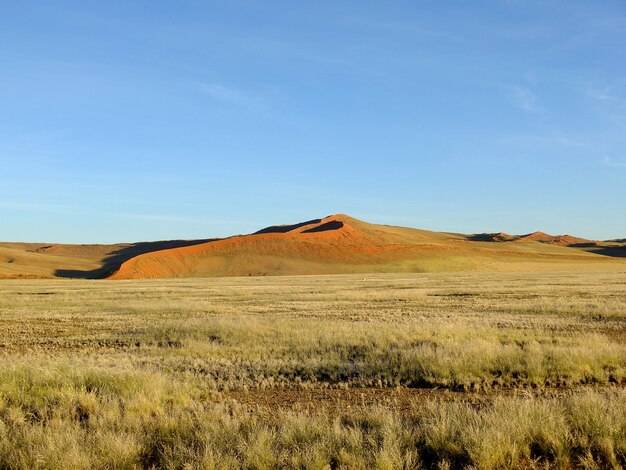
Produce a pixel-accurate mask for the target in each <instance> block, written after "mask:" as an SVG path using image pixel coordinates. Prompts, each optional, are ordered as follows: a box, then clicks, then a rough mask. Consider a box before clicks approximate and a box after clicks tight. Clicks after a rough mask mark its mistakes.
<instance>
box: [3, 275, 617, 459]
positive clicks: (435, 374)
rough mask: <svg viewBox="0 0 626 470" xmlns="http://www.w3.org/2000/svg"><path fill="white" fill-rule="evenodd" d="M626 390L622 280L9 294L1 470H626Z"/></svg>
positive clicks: (327, 281) (271, 283)
mask: <svg viewBox="0 0 626 470" xmlns="http://www.w3.org/2000/svg"><path fill="white" fill-rule="evenodd" d="M622 271H623V270H622ZM625 384H626V273H624V272H620V271H619V270H613V271H612V272H580V273H555V272H552V273H542V274H529V273H526V274H525V273H498V274H488V273H480V274H479V273H476V274H385V275H382V274H376V275H365V276H364V275H359V276H356V275H346V276H305V277H281V278H236V279H235V278H222V279H202V280H198V279H193V280H191V279H184V280H183V279H178V280H163V281H119V282H108V281H100V282H91V281H52V280H50V281H47V280H10V281H3V282H1V283H0V468H145V467H147V468H151V467H153V468H213V467H215V468H233V467H245V468H284V467H286V468H319V469H322V468H374V467H375V468H403V467H404V468H458V467H468V466H474V467H477V468H528V467H535V468H545V467H555V468H569V467H584V468H620V467H621V466H626V389H624V385H625Z"/></svg>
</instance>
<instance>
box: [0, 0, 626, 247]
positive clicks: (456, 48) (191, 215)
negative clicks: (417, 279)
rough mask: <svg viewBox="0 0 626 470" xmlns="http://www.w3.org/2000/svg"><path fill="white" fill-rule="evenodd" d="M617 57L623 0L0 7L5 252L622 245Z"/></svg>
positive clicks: (621, 104)
mask: <svg viewBox="0 0 626 470" xmlns="http://www.w3.org/2000/svg"><path fill="white" fill-rule="evenodd" d="M625 44H626V3H624V1H623V0H615V1H611V0H607V1H598V2H590V1H587V0H585V1H578V0H554V1H551V0H537V1H534V0H528V1H526V0H502V1H497V0H494V1H473V2H467V1H455V0H451V1H447V2H438V1H429V0H426V1H423V2H416V1H414V0H410V1H363V0H358V1H342V0H338V1H319V0H318V1H308V0H305V1H301V2H293V1H273V0H267V1H263V2H258V1H240V0H228V1H206V0H202V1H201V0H179V1H176V2H154V1H148V0H144V1H142V0H137V1H135V0H124V1H117V0H110V1H106V2H102V1H91V0H81V1H63V0H60V1H55V2H44V1H30V0H20V1H18V2H12V1H8V0H6V1H5V0H0V240H3V241H38V242H57V243H112V242H121V241H140V240H160V239H192V238H210V237H219V236H228V235H233V234H238V233H249V232H252V231H256V230H258V229H260V228H262V227H264V226H268V225H274V224H278V223H295V222H299V221H303V220H308V219H312V218H318V217H324V216H326V215H329V214H334V213H347V214H349V215H351V216H353V217H356V218H359V219H363V220H366V221H368V222H373V223H383V224H391V225H402V226H410V227H416V228H422V229H429V230H438V231H451V232H462V233H481V232H497V231H505V232H508V233H515V234H523V233H528V232H532V231H535V230H542V231H545V232H548V233H553V234H564V233H570V234H575V235H578V236H584V237H588V238H594V239H610V238H623V237H626V204H625V202H626V47H625Z"/></svg>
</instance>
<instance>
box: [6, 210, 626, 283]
mask: <svg viewBox="0 0 626 470" xmlns="http://www.w3.org/2000/svg"><path fill="white" fill-rule="evenodd" d="M624 261H626V243H624V242H623V241H620V240H614V241H606V242H599V241H592V240H586V239H582V238H577V237H573V236H571V235H557V236H553V235H549V234H546V233H543V232H533V233H529V234H525V235H509V234H506V233H504V232H498V233H483V234H474V235H463V234H455V233H445V232H432V231H427V230H419V229H414V228H407V227H396V226H389V225H376V224H370V223H367V222H364V221H362V220H358V219H355V218H353V217H350V216H349V215H346V214H335V215H330V216H327V217H324V218H321V219H311V220H307V221H305V222H300V223H295V224H286V225H272V226H269V227H266V228H263V229H261V230H259V231H257V232H255V233H252V234H249V235H236V236H232V237H228V238H221V239H204V240H170V241H159V242H139V243H122V244H116V245H98V244H92V245H66V244H50V243H0V279H6V278H40V277H41V278H53V277H61V278H84V279H102V278H107V279H115V280H121V279H144V278H167V277H214V276H264V275H291V274H340V273H357V272H358V273H361V272H433V271H477V270H519V269H531V268H532V269H537V268H541V269H569V267H570V266H572V264H578V265H583V264H584V265H585V266H586V267H598V266H623V264H619V263H622V262H624ZM616 263H618V264H616Z"/></svg>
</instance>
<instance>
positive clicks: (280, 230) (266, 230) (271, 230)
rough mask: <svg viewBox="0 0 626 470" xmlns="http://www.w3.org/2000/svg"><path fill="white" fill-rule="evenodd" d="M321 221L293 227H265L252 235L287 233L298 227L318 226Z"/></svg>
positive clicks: (310, 221) (307, 222)
mask: <svg viewBox="0 0 626 470" xmlns="http://www.w3.org/2000/svg"><path fill="white" fill-rule="evenodd" d="M321 221H322V219H313V220H307V221H306V222H301V223H299V224H293V225H272V226H271V227H265V228H263V229H261V230H259V231H258V232H254V234H253V235H261V234H262V233H287V232H291V231H292V230H296V229H298V228H300V227H304V226H305V225H311V224H319V223H320V222H321Z"/></svg>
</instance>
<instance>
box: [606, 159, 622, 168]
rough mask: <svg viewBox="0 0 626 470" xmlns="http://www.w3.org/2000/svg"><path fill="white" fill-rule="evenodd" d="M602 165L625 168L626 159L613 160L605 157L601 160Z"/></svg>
mask: <svg viewBox="0 0 626 470" xmlns="http://www.w3.org/2000/svg"><path fill="white" fill-rule="evenodd" d="M602 165H604V166H606V167H609V168H626V160H613V159H612V158H609V157H606V158H605V159H604V160H602Z"/></svg>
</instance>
